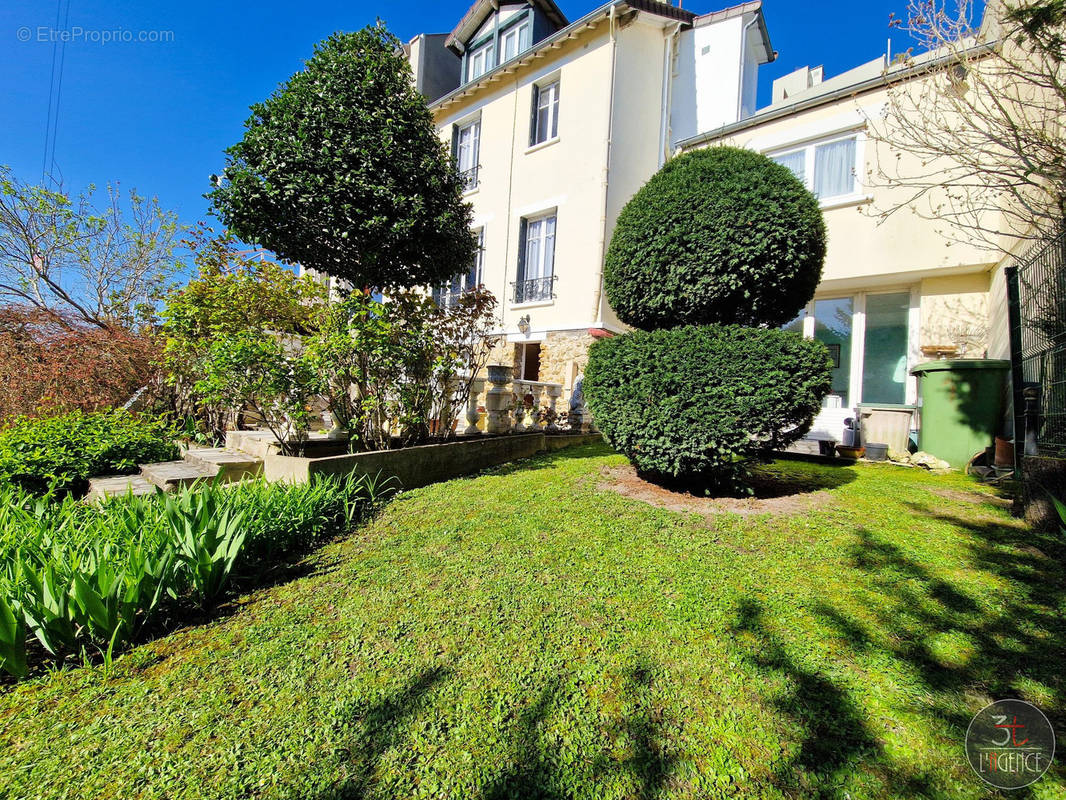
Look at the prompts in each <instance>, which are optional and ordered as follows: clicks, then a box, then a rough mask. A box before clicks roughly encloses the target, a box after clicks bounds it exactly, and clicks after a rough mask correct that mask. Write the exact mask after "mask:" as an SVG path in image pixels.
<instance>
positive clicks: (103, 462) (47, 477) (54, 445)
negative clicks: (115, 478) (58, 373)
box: [0, 411, 178, 493]
mask: <svg viewBox="0 0 1066 800" xmlns="http://www.w3.org/2000/svg"><path fill="white" fill-rule="evenodd" d="M174 438H175V431H174V429H173V427H172V426H171V424H170V423H169V422H168V421H166V420H165V419H162V418H159V417H153V416H150V415H147V414H129V413H127V412H125V411H106V412H98V413H94V414H85V413H83V412H81V411H72V412H70V413H69V414H62V415H60V416H55V417H37V418H32V419H31V418H27V417H16V418H14V419H12V420H10V421H8V423H7V426H6V427H5V428H3V429H2V430H0V482H3V483H14V484H17V485H19V486H21V487H23V488H24V489H26V490H27V491H30V492H36V493H44V492H46V491H48V490H49V488H50V487H54V488H56V489H58V490H60V491H65V492H66V491H69V492H75V493H78V492H83V491H84V490H85V489H86V488H87V486H88V481H89V478H92V477H95V476H97V475H110V474H122V473H130V472H136V470H137V465H138V464H143V463H149V462H154V461H168V460H170V459H173V458H177V455H178V450H177V447H176V446H175V444H174Z"/></svg>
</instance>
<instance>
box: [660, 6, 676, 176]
mask: <svg viewBox="0 0 1066 800" xmlns="http://www.w3.org/2000/svg"><path fill="white" fill-rule="evenodd" d="M664 33H665V29H664ZM680 33H681V23H680V22H678V23H677V24H676V25H674V30H673V32H672V33H667V34H666V35H665V42H664V43H663V99H662V106H663V107H662V119H661V120H660V121H659V167H660V168H662V165H663V164H665V163H666V159H667V158H668V157H669V155H670V151H669V149H668V148H669V146H670V134H671V132H672V129H671V127H670V112H671V110H672V106H673V103H674V59H675V58H676V53H677V47H676V43H677V37H678V36H679V35H680Z"/></svg>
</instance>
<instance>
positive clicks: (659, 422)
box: [585, 325, 830, 485]
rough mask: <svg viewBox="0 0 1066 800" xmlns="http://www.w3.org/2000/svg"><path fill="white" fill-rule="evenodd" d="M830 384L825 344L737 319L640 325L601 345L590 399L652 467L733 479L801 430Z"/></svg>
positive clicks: (709, 479) (593, 362)
mask: <svg viewBox="0 0 1066 800" xmlns="http://www.w3.org/2000/svg"><path fill="white" fill-rule="evenodd" d="M829 389H830V371H829V357H828V353H827V351H826V348H825V346H824V345H823V344H821V343H820V342H815V341H810V340H804V339H801V338H800V337H799V336H797V335H796V334H794V333H788V332H785V331H781V330H776V329H766V328H741V327H737V326H718V325H707V326H702V327H699V326H685V327H680V328H674V329H672V330H665V331H637V332H634V333H629V334H626V335H624V336H619V337H616V338H613V339H605V340H602V341H599V342H597V343H596V344H594V345H593V347H592V349H591V351H590V353H589V364H588V368H587V369H586V371H585V391H586V393H587V396H588V403H589V407H590V409H591V410H592V413H593V415H594V416H595V418H596V421H597V424H598V425H599V426H600V429H601V430H602V431H603V434H604V436H605V437H606V439H607V441H609V442H610V443H611V445H612V446H614V448H615V449H617V450H618V451H619V452H622V453H625V454H626V455H627V456H628V457H629V458H630V459H631V460H632V461H633V463H634V464H635V465H636V466H637V468H638V469H639V470H641V471H642V472H645V473H648V474H650V475H653V476H660V477H665V478H671V479H684V480H700V481H702V482H703V483H704V485H714V484H721V483H731V482H733V481H735V480H736V479H737V478H738V477H740V476H741V475H742V473H743V471H744V468H745V465H746V463H747V462H749V461H751V460H752V459H755V458H758V457H760V456H762V455H763V454H765V453H766V452H767V451H769V450H773V449H780V448H783V447H785V446H787V445H789V444H790V443H792V442H794V441H796V440H797V439H799V438H801V437H802V436H803V434H805V433H806V432H807V430H809V428H810V422H811V419H812V418H813V417H814V415H815V413H817V411H818V409H819V408H820V407H821V401H822V398H823V397H825V395H826V394H828V392H829Z"/></svg>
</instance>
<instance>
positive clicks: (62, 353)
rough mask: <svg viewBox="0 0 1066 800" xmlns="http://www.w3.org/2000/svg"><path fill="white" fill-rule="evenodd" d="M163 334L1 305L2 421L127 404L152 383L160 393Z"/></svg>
mask: <svg viewBox="0 0 1066 800" xmlns="http://www.w3.org/2000/svg"><path fill="white" fill-rule="evenodd" d="M161 344H162V342H161V341H160V340H159V338H158V337H157V336H155V335H153V334H152V333H151V332H149V331H146V330H140V331H136V330H129V329H125V328H119V327H111V328H101V327H99V326H96V325H90V324H88V323H86V322H84V321H82V320H80V319H79V318H78V317H76V316H75V315H73V314H63V313H60V312H56V311H43V310H41V309H36V308H32V307H27V306H6V307H4V308H0V363H3V364H4V381H3V383H2V384H0V419H4V418H6V417H10V416H15V415H17V414H25V415H30V416H38V415H42V414H57V413H62V412H64V411H71V410H74V409H78V410H81V411H86V412H93V411H99V410H102V409H107V408H112V407H114V406H117V405H121V404H122V403H124V402H126V401H127V400H129V399H130V397H132V396H133V395H134V394H135V393H136V392H137V391H138V390H139V389H141V388H142V387H145V386H147V387H148V388H149V389H150V390H152V391H150V392H149V395H151V396H154V395H157V394H159V391H158V390H159V389H160V388H161V387H160V380H159V378H160V375H159V369H158V367H157V366H156V364H157V362H158V361H159V356H160V346H161Z"/></svg>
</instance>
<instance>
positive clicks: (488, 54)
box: [466, 39, 496, 81]
mask: <svg viewBox="0 0 1066 800" xmlns="http://www.w3.org/2000/svg"><path fill="white" fill-rule="evenodd" d="M495 55H496V47H495V43H494V42H493V41H492V40H491V39H490V40H489V41H488V42H486V43H485V44H483V45H481V46H480V47H478V48H477V49H476V50H471V51H470V55H469V56H468V58H467V62H466V64H467V67H466V79H467V81H472V80H475V79H477V78H480V77H481V76H482V75H484V74H485V73H486V72H488V71H489V70H490V69H492V68H493V67H495V66H496V59H495Z"/></svg>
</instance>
